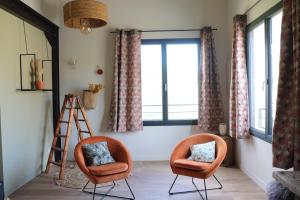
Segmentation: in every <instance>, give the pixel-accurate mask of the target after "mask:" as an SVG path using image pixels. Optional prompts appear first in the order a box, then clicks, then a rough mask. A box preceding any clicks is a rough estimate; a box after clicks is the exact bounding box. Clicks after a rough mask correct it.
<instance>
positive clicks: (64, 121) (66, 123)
mask: <svg viewBox="0 0 300 200" xmlns="http://www.w3.org/2000/svg"><path fill="white" fill-rule="evenodd" d="M59 122H60V123H66V124H68V123H70V122H69V121H59Z"/></svg>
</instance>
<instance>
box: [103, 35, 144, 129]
mask: <svg viewBox="0 0 300 200" xmlns="http://www.w3.org/2000/svg"><path fill="white" fill-rule="evenodd" d="M115 40H116V41H115V65H114V81H113V95H112V100H111V109H110V122H109V125H110V127H111V129H112V131H114V132H130V131H139V130H142V129H143V121H142V93H141V34H140V33H139V32H138V31H136V30H132V31H124V30H121V31H117V34H116V38H115Z"/></svg>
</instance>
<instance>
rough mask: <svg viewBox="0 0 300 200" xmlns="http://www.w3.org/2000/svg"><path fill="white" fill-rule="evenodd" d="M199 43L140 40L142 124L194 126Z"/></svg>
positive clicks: (196, 108) (175, 40)
mask: <svg viewBox="0 0 300 200" xmlns="http://www.w3.org/2000/svg"><path fill="white" fill-rule="evenodd" d="M199 44H200V40H199V39H162V40H143V41H142V47H141V51H142V56H141V57H142V104H143V121H144V125H188V124H196V123H197V119H198V65H199Z"/></svg>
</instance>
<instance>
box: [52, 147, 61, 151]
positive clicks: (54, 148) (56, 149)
mask: <svg viewBox="0 0 300 200" xmlns="http://www.w3.org/2000/svg"><path fill="white" fill-rule="evenodd" d="M52 149H53V150H55V151H64V149H62V148H58V147H53V148H52Z"/></svg>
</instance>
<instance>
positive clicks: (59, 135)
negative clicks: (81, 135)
mask: <svg viewBox="0 0 300 200" xmlns="http://www.w3.org/2000/svg"><path fill="white" fill-rule="evenodd" d="M57 137H64V138H66V137H68V136H66V135H62V134H58V135H57Z"/></svg>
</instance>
